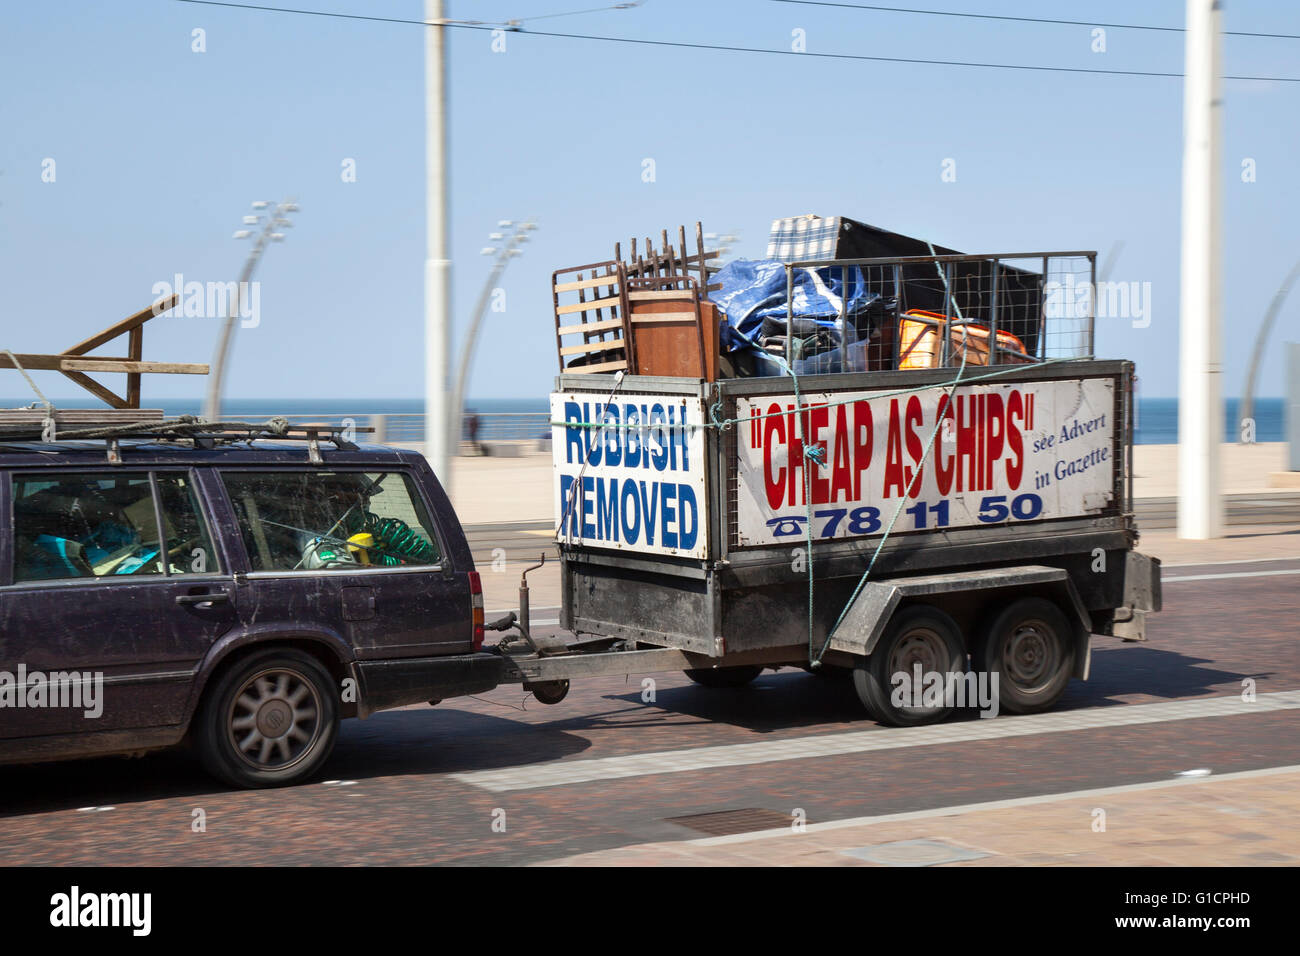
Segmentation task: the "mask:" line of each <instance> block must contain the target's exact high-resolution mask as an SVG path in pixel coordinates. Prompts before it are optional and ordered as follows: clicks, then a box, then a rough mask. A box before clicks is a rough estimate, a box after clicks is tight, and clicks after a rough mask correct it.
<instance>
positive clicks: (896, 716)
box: [853, 604, 966, 727]
mask: <svg viewBox="0 0 1300 956" xmlns="http://www.w3.org/2000/svg"><path fill="white" fill-rule="evenodd" d="M918 665H919V666H920V668H921V672H922V674H923V675H926V676H928V675H930V674H943V675H947V674H958V675H960V674H963V673H965V671H966V652H965V650H964V649H963V647H962V643H961V631H960V630H959V629H958V627H957V624H956V622H955V621H953V619H952V618H951V617H949V616H948V615H947V614H945V613H944V612H943V611H941V610H939V609H938V608H936V607H931V606H929V605H926V604H917V605H913V606H911V607H907V608H903V609H902V610H900V611H898V612H897V613H895V614H894V616H893V617H892V618H890V620H889V626H888V627H887V628H886V629H885V633H884V634H883V635H882V636H881V638H880V642H879V643H878V644H877V645H876V648H875V650H874V651H872V653H871V654H870V655H869V656H868V657H866V658H864V659H863V660H861V661H859V662H858V665H857V667H856V668H855V669H854V671H853V687H854V689H855V690H857V692H858V699H859V700H861V701H862V703H863V704H864V705H865V706H866V708H867V710H868V711H869V712H870V713H871V715H872V716H873V717H875V718H876V720H878V721H880V722H881V723H882V724H892V725H894V726H896V727H915V726H919V725H921V724H933V723H937V722H938V721H940V720H943V719H944V718H945V717H947V716H948V715H949V714H951V713H952V710H953V708H952V707H949V706H947V705H946V704H945V703H944V702H942V701H940V702H939V704H938V705H937V706H929V707H927V706H912V705H911V704H910V703H908V701H910V700H911V694H910V693H904V692H905V691H907V690H908V688H909V687H910V683H911V682H912V681H913V678H914V675H915V669H916V667H917V666H918ZM897 675H907V680H908V682H909V683H900V681H899V680H898V678H897ZM923 689H924V683H923V684H922V687H921V688H917V689H916V693H917V694H918V695H920V694H921V692H922V690H923ZM896 694H897V695H898V696H897V698H896V697H895V695H896Z"/></svg>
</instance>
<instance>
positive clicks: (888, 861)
mask: <svg viewBox="0 0 1300 956" xmlns="http://www.w3.org/2000/svg"><path fill="white" fill-rule="evenodd" d="M843 853H844V855H845V856H854V857H857V858H858V859H859V860H866V861H867V862H868V863H879V864H881V865H883V866H936V865H938V864H940V863H958V862H960V861H962V860H978V859H980V858H981V857H985V856H988V854H987V853H981V852H980V851H978V850H968V849H966V848H965V847H960V846H953V845H952V844H951V843H941V842H940V841H938V840H900V841H898V842H897V843H878V844H876V845H875V846H864V847H859V848H858V849H856V850H844V851H843Z"/></svg>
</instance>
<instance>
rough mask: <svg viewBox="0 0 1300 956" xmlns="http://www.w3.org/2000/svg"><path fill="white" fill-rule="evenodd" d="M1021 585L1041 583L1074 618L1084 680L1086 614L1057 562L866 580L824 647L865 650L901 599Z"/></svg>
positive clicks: (1077, 670)
mask: <svg viewBox="0 0 1300 956" xmlns="http://www.w3.org/2000/svg"><path fill="white" fill-rule="evenodd" d="M1026 587H1039V588H1042V587H1046V588H1048V589H1050V590H1052V591H1054V592H1056V594H1057V603H1058V604H1059V605H1060V606H1061V610H1063V611H1064V612H1065V613H1066V615H1067V616H1068V617H1069V618H1070V620H1072V621H1073V622H1074V624H1075V662H1074V676H1075V677H1078V678H1081V679H1083V680H1087V679H1088V669H1089V664H1090V662H1091V644H1092V642H1091V636H1092V618H1091V616H1090V615H1089V614H1088V610H1087V608H1085V607H1084V606H1083V602H1082V601H1081V600H1080V598H1079V594H1078V592H1077V590H1076V589H1075V587H1074V584H1073V583H1072V582H1071V581H1070V576H1069V573H1068V572H1066V571H1065V570H1064V569H1063V568H1050V567H1044V566H1042V565H1025V566H1021V567H1011V568H992V569H989V570H984V571H956V572H953V573H951V574H930V575H924V576H922V577H914V578H894V579H892V580H885V581H868V582H867V583H866V584H865V585H864V586H863V588H862V590H861V591H859V592H858V595H857V597H856V598H854V600H853V603H852V604H850V605H849V607H848V609H847V610H846V611H845V613H844V616H843V618H841V620H840V623H839V625H838V626H837V627H836V628H835V630H834V631H832V632H831V639H830V644H829V645H828V650H833V651H843V652H844V653H847V654H853V655H856V656H860V657H865V656H867V655H869V654H870V653H871V652H872V651H873V650H875V647H876V644H877V642H879V640H880V636H881V634H883V633H884V630H885V625H887V624H888V623H889V619H890V618H891V617H892V616H893V614H894V611H895V610H896V609H897V608H898V606H899V605H900V604H901V603H902V602H903V601H904V600H909V599H916V598H926V597H932V596H935V595H942V594H956V593H960V592H968V591H995V590H1015V589H1020V588H1026ZM1071 612H1073V613H1071Z"/></svg>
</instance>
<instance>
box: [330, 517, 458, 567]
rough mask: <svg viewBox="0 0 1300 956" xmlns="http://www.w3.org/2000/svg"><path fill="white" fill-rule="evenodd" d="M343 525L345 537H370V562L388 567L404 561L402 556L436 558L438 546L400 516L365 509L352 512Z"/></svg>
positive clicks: (424, 559) (422, 560) (425, 560)
mask: <svg viewBox="0 0 1300 956" xmlns="http://www.w3.org/2000/svg"><path fill="white" fill-rule="evenodd" d="M346 528H347V535H346V537H351V536H352V535H354V534H360V533H366V534H370V535H372V536H373V537H374V539H375V547H376V548H377V549H378V550H377V551H376V552H372V553H371V555H370V563H371V564H377V565H380V566H382V567H390V568H391V567H396V566H399V565H403V564H407V563H408V562H406V561H403V560H402V559H403V558H411V559H414V560H415V561H418V562H420V563H423V564H436V563H437V561H438V549H437V548H435V547H434V546H433V545H432V544H430V543H429V542H428V541H426V540H425V539H424V538H423V537H422V536H421V535H420V533H419V532H417V531H416V530H414V529H413V528H412V527H411V526H410V525H408V524H407V523H406V522H405V521H403V520H402V519H400V518H381V517H379V516H378V515H377V514H374V513H372V512H369V511H365V512H353V516H351V517H349V519H348V520H347V523H346Z"/></svg>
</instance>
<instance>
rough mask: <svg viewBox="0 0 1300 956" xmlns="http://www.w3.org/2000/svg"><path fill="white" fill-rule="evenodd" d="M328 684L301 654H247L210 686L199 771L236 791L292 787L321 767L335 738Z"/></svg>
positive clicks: (201, 720)
mask: <svg viewBox="0 0 1300 956" xmlns="http://www.w3.org/2000/svg"><path fill="white" fill-rule="evenodd" d="M336 695H337V690H336V688H335V686H334V680H333V678H332V677H331V676H330V674H329V672H328V671H327V670H326V669H325V668H324V667H323V666H322V665H321V663H320V661H318V660H316V658H314V657H312V656H311V655H310V654H307V653H305V652H303V651H298V650H293V649H292V648H276V649H268V650H265V651H260V652H258V653H255V654H252V655H251V656H249V657H247V658H245V659H244V660H241V661H238V662H237V663H236V664H235V665H234V666H233V667H231V668H230V669H229V670H227V671H225V672H224V673H223V674H221V676H220V677H218V678H217V681H216V683H215V684H214V685H213V686H212V687H210V688H208V690H207V692H206V694H205V695H204V699H203V705H202V707H201V709H200V712H199V725H198V734H197V739H198V744H199V755H200V758H201V759H202V761H203V766H204V768H205V769H206V770H207V771H208V772H209V773H211V774H212V775H213V776H215V777H217V778H218V779H220V780H223V781H225V782H226V783H229V784H232V785H233V786H236V787H279V786H285V785H287V784H292V783H298V782H299V781H302V780H305V779H307V778H308V777H310V776H311V775H312V774H313V773H315V772H316V771H317V770H319V769H320V767H321V765H322V764H324V762H325V761H326V759H327V758H328V757H329V755H330V752H331V751H332V750H333V749H334V741H335V739H336V737H337V736H338V723H339V718H338V704H337V702H336V701H335V697H336Z"/></svg>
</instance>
